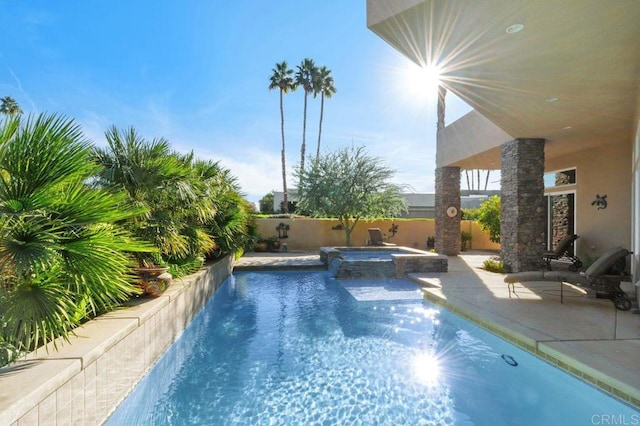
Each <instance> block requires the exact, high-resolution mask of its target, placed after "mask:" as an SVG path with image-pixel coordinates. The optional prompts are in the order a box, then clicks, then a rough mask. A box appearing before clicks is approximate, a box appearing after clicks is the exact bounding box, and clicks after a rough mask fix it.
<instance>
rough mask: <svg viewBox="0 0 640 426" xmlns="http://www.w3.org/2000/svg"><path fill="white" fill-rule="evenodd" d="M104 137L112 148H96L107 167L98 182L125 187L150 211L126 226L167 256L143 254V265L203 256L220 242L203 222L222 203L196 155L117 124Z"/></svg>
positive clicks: (114, 187)
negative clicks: (217, 200)
mask: <svg viewBox="0 0 640 426" xmlns="http://www.w3.org/2000/svg"><path fill="white" fill-rule="evenodd" d="M105 136H106V139H107V143H108V147H107V148H95V150H94V157H95V160H96V162H97V163H98V164H100V165H102V166H103V167H104V169H103V171H102V172H101V173H100V174H98V175H97V178H96V185H98V186H99V187H103V188H108V189H112V190H116V191H119V190H125V191H126V192H127V193H128V195H129V198H128V203H129V204H131V205H137V206H143V207H144V208H145V209H146V211H147V212H148V213H147V214H146V215H144V216H141V217H138V218H136V219H135V220H131V221H129V222H128V223H127V224H126V226H127V227H128V229H130V230H131V231H132V232H133V233H134V234H135V235H136V236H138V237H139V238H142V239H144V240H146V241H149V242H151V243H152V244H153V245H154V246H155V247H156V248H157V250H158V251H159V253H160V255H161V256H162V258H161V259H158V258H157V256H154V255H153V253H149V254H148V255H145V256H139V257H138V261H139V263H140V264H141V266H146V265H147V264H149V263H157V262H159V261H162V262H163V263H169V264H177V263H181V262H183V261H188V262H191V261H195V260H197V259H198V258H200V259H201V260H203V259H204V253H206V252H208V251H210V250H211V249H212V248H213V247H214V245H215V244H214V241H213V239H212V238H211V236H210V235H209V234H208V233H207V232H206V231H205V230H204V226H205V224H206V223H207V222H208V221H211V220H213V218H214V216H215V213H216V210H217V206H216V204H215V198H214V197H213V196H211V191H212V185H213V184H212V183H211V181H210V180H209V179H208V176H203V175H202V173H199V169H198V166H197V160H195V159H194V156H193V154H192V153H191V154H186V155H184V154H178V153H175V152H172V151H171V149H170V146H169V142H168V141H167V140H165V139H162V138H160V139H154V140H152V141H147V140H145V139H144V138H142V137H141V136H139V135H138V133H137V132H136V130H135V129H134V128H129V129H127V130H122V131H121V130H118V129H117V128H115V127H112V128H111V129H109V130H108V131H107V132H106V134H105Z"/></svg>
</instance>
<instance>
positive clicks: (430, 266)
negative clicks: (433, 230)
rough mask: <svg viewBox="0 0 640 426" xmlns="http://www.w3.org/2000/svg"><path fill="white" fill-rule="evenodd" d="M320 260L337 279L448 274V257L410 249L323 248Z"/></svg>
mask: <svg viewBox="0 0 640 426" xmlns="http://www.w3.org/2000/svg"><path fill="white" fill-rule="evenodd" d="M320 260H321V261H322V262H323V263H324V264H325V265H327V269H328V270H329V271H330V272H331V273H332V274H333V276H335V277H336V278H350V279H353V278H402V277H405V276H406V274H407V273H409V272H447V268H448V261H447V256H444V255H440V254H436V253H431V252H427V251H422V250H416V249H413V248H410V247H388V246H387V247H370V246H367V247H322V248H321V249H320Z"/></svg>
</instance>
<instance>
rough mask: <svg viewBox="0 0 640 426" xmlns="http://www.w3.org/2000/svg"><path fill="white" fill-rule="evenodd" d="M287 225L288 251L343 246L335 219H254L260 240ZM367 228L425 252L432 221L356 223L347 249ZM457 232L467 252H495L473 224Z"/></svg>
mask: <svg viewBox="0 0 640 426" xmlns="http://www.w3.org/2000/svg"><path fill="white" fill-rule="evenodd" d="M280 223H284V224H288V225H289V228H290V229H289V231H288V235H289V238H287V239H283V240H281V242H282V243H286V244H287V248H288V249H289V250H317V249H319V248H320V247H324V246H343V245H344V244H345V233H344V231H343V230H334V229H332V228H333V227H335V226H337V225H338V221H337V220H335V219H313V218H294V219H262V218H261V219H257V221H256V224H257V228H258V232H259V233H260V235H261V236H263V237H269V236H277V235H278V232H277V231H276V227H277V226H278V225H279V224H280ZM392 224H396V225H398V232H397V233H396V235H394V236H391V233H390V232H389V229H390V228H391V225H392ZM368 228H380V230H381V231H382V233H383V234H384V235H386V236H387V241H388V242H390V243H394V244H397V245H401V246H406V247H413V248H417V249H425V248H426V245H427V237H430V236H434V235H435V222H434V220H433V219H408V220H403V219H384V220H373V221H360V222H359V223H358V224H357V225H356V228H355V230H354V231H353V233H352V234H351V245H352V246H362V245H366V244H367V241H368V240H369V232H368V231H367V229H368ZM461 230H462V231H465V232H471V235H472V240H471V248H472V249H474V250H499V249H500V245H499V244H495V243H492V242H491V241H490V240H489V236H488V234H487V233H485V232H483V231H482V230H481V229H480V227H479V226H478V224H477V223H475V222H472V221H463V222H462V225H461Z"/></svg>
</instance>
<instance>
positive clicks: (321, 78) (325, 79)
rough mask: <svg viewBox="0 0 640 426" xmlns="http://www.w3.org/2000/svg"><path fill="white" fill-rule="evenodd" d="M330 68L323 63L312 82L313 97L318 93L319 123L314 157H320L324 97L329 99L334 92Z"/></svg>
mask: <svg viewBox="0 0 640 426" xmlns="http://www.w3.org/2000/svg"><path fill="white" fill-rule="evenodd" d="M330 74H331V70H330V69H328V68H327V67H325V66H324V65H323V66H322V67H320V68H319V69H318V72H317V74H316V76H315V80H314V83H313V97H314V98H315V97H316V96H317V95H318V93H320V124H319V125H318V148H317V149H316V159H318V158H320V137H321V135H322V116H323V114H324V98H325V96H326V97H327V99H330V98H331V96H332V95H334V94H335V93H336V88H335V86H334V85H333V77H331V75H330Z"/></svg>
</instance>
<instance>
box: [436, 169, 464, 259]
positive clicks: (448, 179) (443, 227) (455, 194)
mask: <svg viewBox="0 0 640 426" xmlns="http://www.w3.org/2000/svg"><path fill="white" fill-rule="evenodd" d="M435 208H436V245H435V250H436V252H438V253H440V254H446V255H447V256H457V255H458V254H460V245H461V243H460V167H439V168H437V169H436V206H435Z"/></svg>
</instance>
